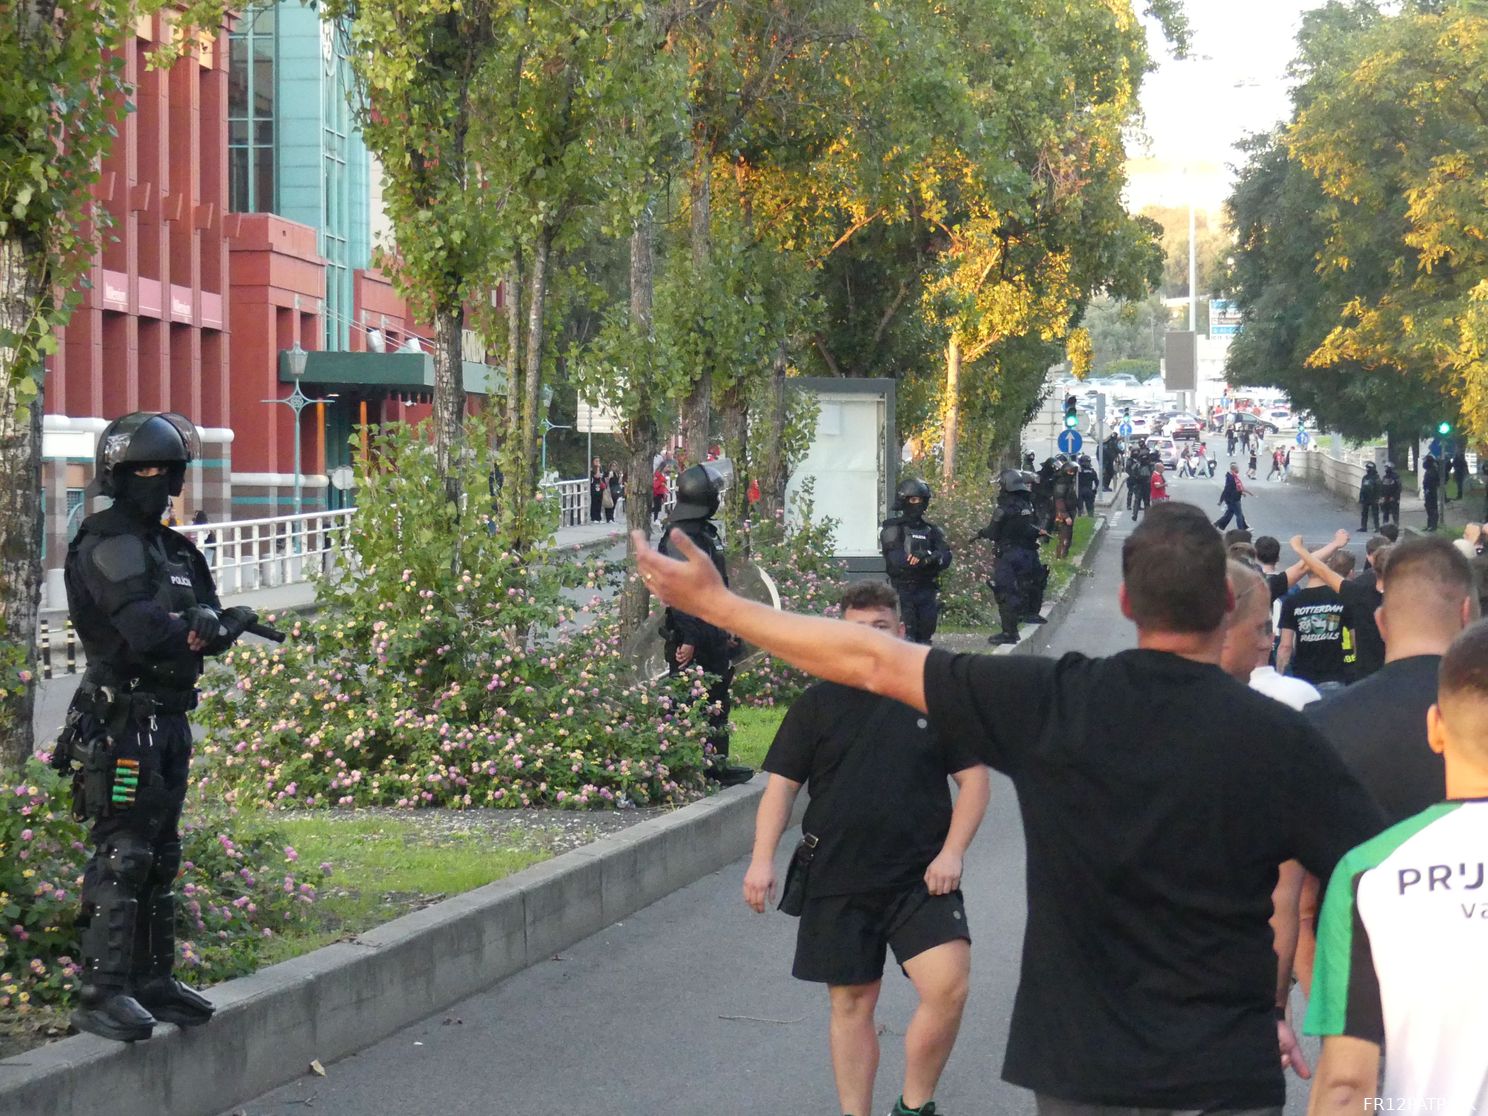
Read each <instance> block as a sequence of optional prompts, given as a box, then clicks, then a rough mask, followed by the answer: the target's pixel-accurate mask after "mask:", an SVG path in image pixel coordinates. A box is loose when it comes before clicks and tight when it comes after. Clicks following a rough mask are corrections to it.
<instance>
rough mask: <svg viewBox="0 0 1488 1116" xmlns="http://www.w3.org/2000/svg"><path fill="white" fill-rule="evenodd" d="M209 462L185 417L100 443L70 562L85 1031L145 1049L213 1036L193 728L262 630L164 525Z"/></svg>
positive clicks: (137, 426)
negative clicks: (195, 844)
mask: <svg viewBox="0 0 1488 1116" xmlns="http://www.w3.org/2000/svg"><path fill="white" fill-rule="evenodd" d="M199 452H200V441H199V439H198V436H197V432H196V428H195V427H194V426H193V425H192V424H191V422H190V420H189V419H186V418H185V417H184V416H181V415H176V414H155V413H153V412H135V413H133V414H129V415H125V416H124V417H123V418H119V419H115V420H114V421H113V422H112V423H110V424H109V425H108V426H107V427H106V428H105V429H104V431H103V434H102V436H101V437H100V439H99V442H98V454H97V461H96V469H95V473H94V480H93V485H92V489H91V491H93V492H94V493H95V494H102V495H104V496H108V497H111V498H112V500H113V505H112V506H111V507H109V508H108V509H107V510H105V511H101V512H98V513H96V514H94V515H90V516H88V517H87V518H86V519H84V520H83V523H82V527H81V528H80V529H79V531H78V533H77V536H76V537H75V538H74V539H73V540H72V544H71V545H70V546H69V547H68V550H67V562H66V570H65V579H66V585H67V605H68V612H69V614H70V617H71V620H72V623H73V626H74V627H75V628H76V629H77V633H78V636H79V638H80V639H81V640H82V644H83V648H84V650H85V651H86V653H87V656H88V667H87V671H86V673H85V674H84V676H83V680H82V682H81V683H80V685H79V687H78V691H77V694H76V696H75V697H74V698H73V702H72V705H71V707H70V709H69V711H68V717H67V724H66V727H65V728H64V730H63V733H62V736H61V738H60V740H59V741H58V749H57V754H56V756H55V757H54V759H53V764H54V766H56V767H57V768H58V769H59V770H61V771H64V772H68V771H70V772H71V773H72V774H73V810H74V812H75V813H77V814H78V815H79V817H81V818H85V819H86V820H88V821H90V822H91V823H92V834H91V836H92V841H93V844H94V846H95V849H94V853H93V856H92V859H90V860H89V861H88V865H87V868H86V870H85V871H84V874H83V886H82V913H81V915H80V917H79V918H78V926H79V928H80V929H81V931H82V933H81V939H82V940H81V956H82V966H83V973H82V988H81V991H80V993H79V1005H78V1008H77V1010H76V1011H74V1012H73V1015H72V1022H73V1025H74V1026H75V1027H77V1028H78V1029H79V1030H81V1031H89V1032H91V1033H93V1034H95V1035H101V1036H102V1037H104V1038H110V1039H118V1040H122V1041H125V1042H134V1041H136V1040H139V1039H146V1038H149V1037H150V1034H151V1033H152V1031H153V1029H154V1027H155V1023H156V1021H157V1020H164V1021H165V1022H168V1023H174V1024H176V1025H177V1026H181V1027H191V1026H196V1025H199V1024H202V1023H205V1022H207V1021H208V1020H209V1019H211V1017H212V1011H213V1008H212V1004H211V1003H210V1002H209V1001H208V1000H207V999H206V998H205V997H203V996H202V995H200V994H199V993H197V992H196V991H194V990H193V989H191V988H189V987H187V986H186V985H185V984H182V983H181V982H180V981H179V980H176V979H175V978H174V977H173V976H172V975H171V974H172V969H173V967H174V964H175V953H176V941H175V918H176V896H175V893H174V892H173V891H172V884H173V882H174V880H175V878H176V873H177V871H178V870H179V869H180V865H181V837H180V832H179V822H180V818H181V808H182V806H183V804H184V802H185V798H186V778H187V767H188V765H189V763H190V760H191V727H190V725H189V724H188V723H187V719H186V714H187V712H189V711H190V710H191V709H194V708H195V707H196V681H197V678H198V677H199V676H200V674H201V671H202V659H203V656H205V655H218V654H221V653H222V652H224V651H226V650H227V649H228V648H229V647H230V646H232V644H233V642H234V641H236V640H237V639H238V637H239V636H241V635H242V634H243V632H244V631H246V630H247V629H249V628H250V627H252V626H254V625H255V624H256V622H257V619H258V618H257V616H256V615H255V614H254V612H253V611H252V610H251V609H247V608H229V609H223V608H222V606H221V603H220V602H219V601H218V599H217V591H216V588H215V587H214V585H213V583H212V575H211V573H210V572H209V570H208V568H207V563H206V560H205V559H204V558H203V557H202V554H201V552H200V551H199V550H197V548H196V547H195V546H194V545H193V544H192V543H191V541H190V540H189V539H187V538H186V537H185V536H183V535H180V534H177V533H176V532H175V531H172V530H170V529H168V528H166V527H162V526H161V523H160V520H161V516H163V515H164V514H165V512H166V509H167V508H168V507H169V505H170V498H171V497H172V496H178V495H180V493H181V488H182V485H183V484H184V481H185V477H186V466H187V464H188V463H189V462H190V461H191V460H192V459H193V458H194V457H196V456H197V454H198V453H199Z"/></svg>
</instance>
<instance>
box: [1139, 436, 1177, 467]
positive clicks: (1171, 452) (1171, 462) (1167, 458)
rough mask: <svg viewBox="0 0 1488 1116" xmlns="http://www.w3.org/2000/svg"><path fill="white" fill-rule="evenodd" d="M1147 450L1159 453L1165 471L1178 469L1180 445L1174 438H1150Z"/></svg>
mask: <svg viewBox="0 0 1488 1116" xmlns="http://www.w3.org/2000/svg"><path fill="white" fill-rule="evenodd" d="M1147 448H1148V449H1154V450H1156V451H1157V457H1158V460H1159V461H1161V462H1162V463H1163V467H1164V468H1165V469H1176V468H1177V467H1178V454H1179V453H1180V452H1181V451H1180V450H1179V449H1178V443H1176V442H1175V441H1173V439H1172V438H1148V439H1147Z"/></svg>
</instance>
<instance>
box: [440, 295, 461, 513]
mask: <svg viewBox="0 0 1488 1116" xmlns="http://www.w3.org/2000/svg"><path fill="white" fill-rule="evenodd" d="M464 331H465V308H464V307H463V306H460V305H459V304H458V303H456V304H455V305H454V306H444V307H440V308H439V309H438V310H436V311H435V312H434V460H435V463H436V465H437V467H438V469H439V475H440V477H441V478H443V480H444V497H445V499H446V500H448V501H449V502H450V503H451V504H454V505H455V506H456V507H458V506H459V504H460V471H459V456H460V449H461V445H462V443H463V441H464V435H465V369H464V359H465V354H464V351H463V348H464V346H463V344H462V340H463V334H464Z"/></svg>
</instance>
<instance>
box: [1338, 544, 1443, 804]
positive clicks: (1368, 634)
mask: <svg viewBox="0 0 1488 1116" xmlns="http://www.w3.org/2000/svg"><path fill="white" fill-rule="evenodd" d="M1338 596H1339V598H1340V599H1341V600H1342V601H1343V605H1344V608H1345V610H1346V612H1345V615H1346V616H1347V617H1348V618H1349V622H1350V624H1351V625H1352V627H1353V629H1354V652H1355V655H1356V656H1357V657H1356V658H1355V661H1354V671H1353V676H1354V677H1355V678H1368V677H1369V676H1370V675H1371V674H1373V673H1374V672H1375V671H1377V670H1379V668H1380V667H1382V666H1384V665H1385V639H1384V637H1383V636H1382V635H1380V630H1379V625H1378V624H1376V623H1375V622H1374V610H1375V609H1377V608H1379V606H1380V605H1382V604H1383V603H1384V601H1385V597H1384V594H1383V593H1381V592H1380V591H1379V589H1378V588H1377V587H1376V582H1375V576H1374V571H1373V570H1368V571H1366V572H1365V573H1364V574H1361V575H1360V576H1359V577H1356V578H1352V579H1350V578H1345V579H1344V581H1343V584H1342V585H1340V586H1339V587H1338ZM1438 797H1440V796H1438ZM1424 808H1425V807H1422V809H1424Z"/></svg>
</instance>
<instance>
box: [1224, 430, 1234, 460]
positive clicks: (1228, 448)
mask: <svg viewBox="0 0 1488 1116" xmlns="http://www.w3.org/2000/svg"><path fill="white" fill-rule="evenodd" d="M1225 452H1226V453H1228V454H1229V455H1230V456H1231V457H1234V456H1235V428H1234V427H1233V426H1232V427H1230V428H1229V429H1228V430H1226V431H1225Z"/></svg>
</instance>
